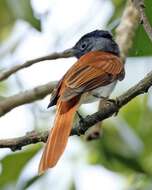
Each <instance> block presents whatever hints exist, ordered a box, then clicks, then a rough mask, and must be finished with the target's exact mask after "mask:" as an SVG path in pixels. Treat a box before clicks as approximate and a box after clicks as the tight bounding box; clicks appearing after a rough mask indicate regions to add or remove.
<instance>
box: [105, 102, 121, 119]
mask: <svg viewBox="0 0 152 190" xmlns="http://www.w3.org/2000/svg"><path fill="white" fill-rule="evenodd" d="M106 101H108V102H112V103H113V104H115V106H116V107H117V111H116V112H115V114H114V115H115V116H117V115H118V113H119V107H120V106H119V103H120V102H119V99H118V98H115V99H107V100H106Z"/></svg>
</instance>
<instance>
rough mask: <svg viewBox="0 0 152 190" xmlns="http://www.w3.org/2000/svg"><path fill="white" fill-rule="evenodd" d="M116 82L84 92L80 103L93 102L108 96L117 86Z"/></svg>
mask: <svg viewBox="0 0 152 190" xmlns="http://www.w3.org/2000/svg"><path fill="white" fill-rule="evenodd" d="M116 83H117V81H115V82H113V83H111V84H109V85H106V86H102V87H99V88H96V89H95V90H92V91H91V92H87V93H84V94H83V95H82V97H81V101H80V103H81V104H85V103H91V102H95V101H98V100H99V99H102V98H108V97H109V96H110V94H111V93H112V91H113V89H114V87H115V86H116ZM97 97H99V98H97Z"/></svg>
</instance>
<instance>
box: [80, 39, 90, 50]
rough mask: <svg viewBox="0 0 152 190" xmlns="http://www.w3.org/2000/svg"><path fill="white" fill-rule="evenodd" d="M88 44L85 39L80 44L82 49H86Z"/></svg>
mask: <svg viewBox="0 0 152 190" xmlns="http://www.w3.org/2000/svg"><path fill="white" fill-rule="evenodd" d="M87 45H88V44H87V42H86V41H84V42H83V43H81V45H80V48H81V50H84V49H86V47H87Z"/></svg>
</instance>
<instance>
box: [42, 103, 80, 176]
mask: <svg viewBox="0 0 152 190" xmlns="http://www.w3.org/2000/svg"><path fill="white" fill-rule="evenodd" d="M78 102H79V101H78V100H76V101H74V102H61V101H58V103H57V113H56V118H55V122H54V127H53V129H52V130H51V133H50V134H49V137H48V140H47V143H46V146H45V149H44V152H43V155H42V158H41V161H40V165H39V175H41V174H42V173H44V172H45V170H47V169H48V168H52V167H53V166H55V165H56V163H57V161H58V160H59V158H60V156H61V155H62V153H63V151H64V149H65V147H66V144H67V141H68V137H69V134H70V131H71V128H72V122H73V119H74V115H75V112H76V110H77V107H78Z"/></svg>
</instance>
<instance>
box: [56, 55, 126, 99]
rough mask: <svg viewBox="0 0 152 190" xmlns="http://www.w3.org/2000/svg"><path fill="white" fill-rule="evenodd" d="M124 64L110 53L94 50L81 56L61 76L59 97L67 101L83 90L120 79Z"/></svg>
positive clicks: (92, 88)
mask: <svg viewBox="0 0 152 190" xmlns="http://www.w3.org/2000/svg"><path fill="white" fill-rule="evenodd" d="M122 75H124V66H123V63H122V62H121V59H120V58H119V57H118V56H116V55H113V54H112V53H106V52H100V51H94V52H89V53H87V54H85V55H84V56H82V57H81V58H80V59H79V60H78V61H77V62H76V63H75V64H74V65H73V66H72V67H71V68H70V69H69V71H68V72H67V73H66V74H65V76H64V77H63V82H62V83H63V85H61V89H60V92H59V95H60V98H61V100H63V101H67V100H69V99H71V98H73V97H75V96H77V95H80V94H82V93H84V92H88V91H91V90H94V89H96V88H98V87H101V86H105V85H108V84H110V83H112V82H113V81H115V80H117V79H122Z"/></svg>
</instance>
